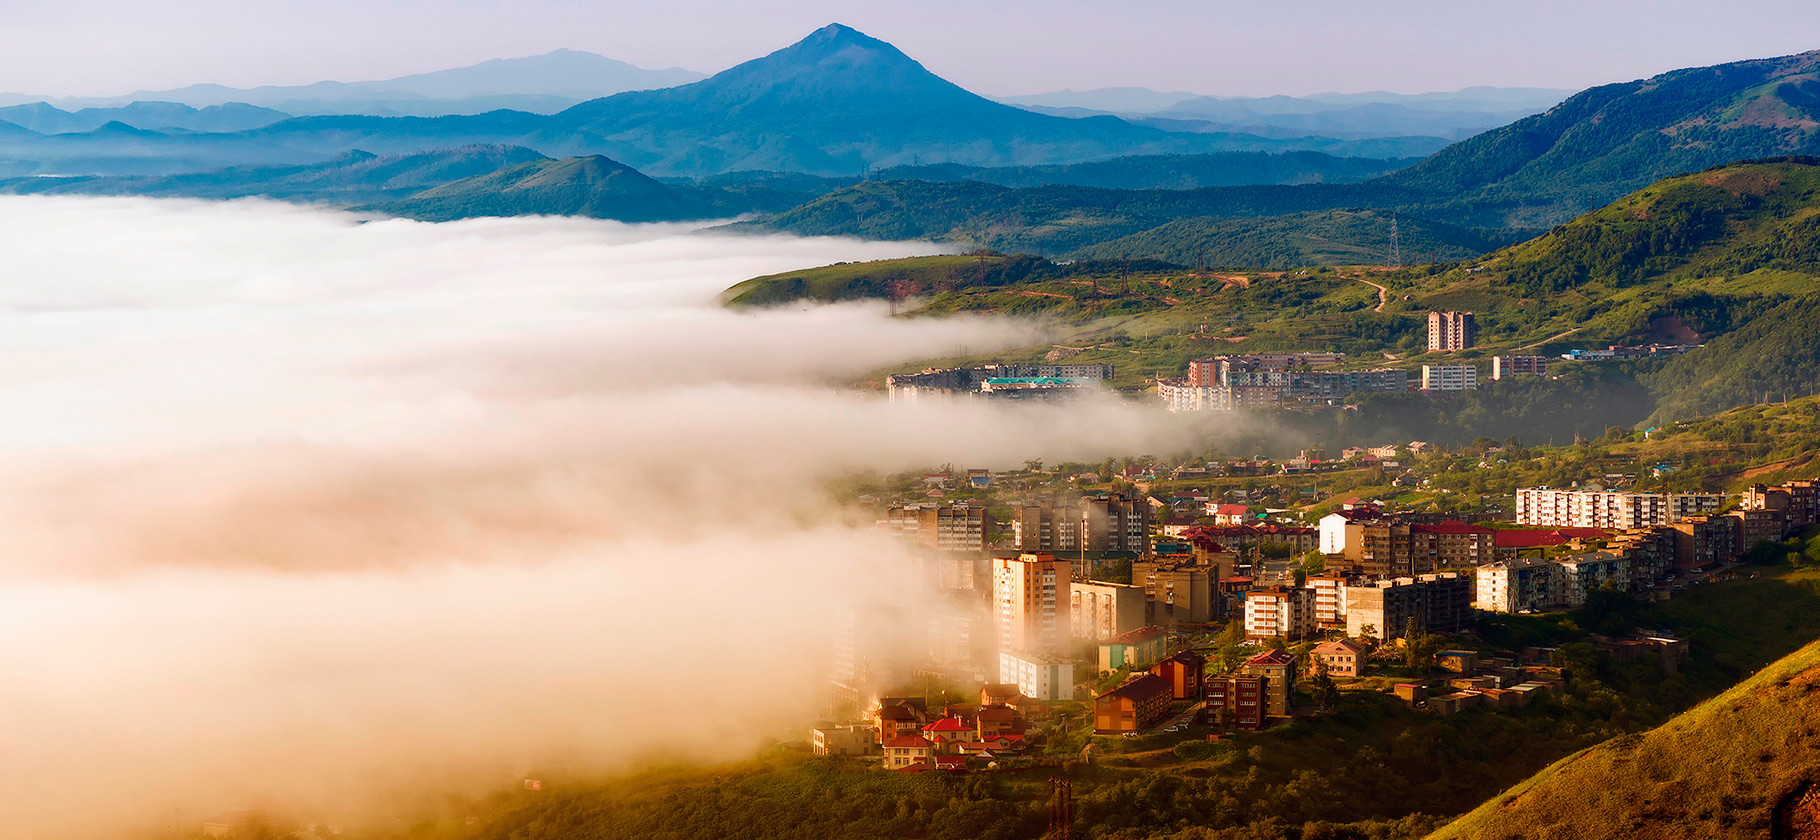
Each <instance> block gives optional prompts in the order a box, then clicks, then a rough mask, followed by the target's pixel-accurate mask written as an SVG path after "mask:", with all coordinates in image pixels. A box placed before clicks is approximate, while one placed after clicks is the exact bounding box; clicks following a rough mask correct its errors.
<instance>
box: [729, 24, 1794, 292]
mask: <svg viewBox="0 0 1820 840" xmlns="http://www.w3.org/2000/svg"><path fill="white" fill-rule="evenodd" d="M1817 71H1820V52H1811V53H1803V54H1801V55H1796V56H1788V57H1785V58H1775V59H1761V60H1755V61H1743V62H1737V63H1733V64H1725V65H1719V66H1716V67H1704V68H1694V69H1688V70H1677V71H1674V72H1672V73H1666V74H1663V75H1661V76H1657V77H1654V78H1651V79H1645V80H1642V81H1638V82H1629V83H1625V84H1617V85H1606V86H1604V87H1599V88H1594V89H1592V90H1588V91H1585V92H1583V93H1580V94H1577V95H1575V96H1573V97H1571V98H1569V99H1568V100H1567V101H1565V102H1563V103H1561V104H1560V105H1558V106H1556V107H1555V108H1553V109H1550V110H1549V111H1548V112H1546V113H1543V114H1538V115H1536V116H1533V117H1529V118H1526V119H1523V120H1519V121H1518V122H1516V123H1513V124H1511V125H1509V126H1506V127H1504V128H1500V129H1496V130H1493V131H1490V132H1486V133H1485V134H1482V135H1479V136H1477V137H1474V138H1471V139H1469V140H1465V141H1462V142H1460V143H1456V144H1454V145H1452V146H1449V147H1447V148H1446V149H1443V150H1441V151H1439V152H1437V153H1435V154H1434V155H1433V156H1431V157H1429V158H1428V159H1426V160H1424V161H1422V162H1421V163H1418V164H1416V165H1415V166H1412V167H1410V168H1409V169H1406V170H1402V171H1400V172H1397V173H1393V174H1391V175H1387V176H1385V177H1382V178H1378V179H1374V180H1371V181H1366V182H1363V183H1359V184H1347V185H1336V184H1319V185H1305V186H1255V187H1215V188H1205V189H1199V190H1189V191H1184V192H1181V193H1178V194H1174V195H1171V196H1168V197H1161V198H1160V197H1157V196H1150V195H1132V194H1107V193H1100V192H1090V191H1086V190H1081V189H1068V190H1062V189H1059V188H1054V187H1039V188H1030V189H1001V190H986V189H980V188H979V187H977V186H975V185H972V184H862V185H859V186H856V187H853V188H851V189H848V190H843V191H840V192H836V193H832V194H829V195H827V196H824V197H822V198H820V199H817V200H816V201H813V202H810V203H808V204H805V205H803V206H802V207H798V208H795V209H793V210H791V211H789V212H786V213H781V214H777V215H776V216H773V217H771V218H768V219H765V220H763V221H762V223H761V225H762V226H763V227H767V228H770V229H773V230H784V231H792V232H796V233H805V234H849V235H859V236H868V237H880V236H889V237H908V238H928V239H938V240H945V241H952V242H956V243H960V244H964V245H975V246H984V247H990V248H995V249H998V250H1007V249H1019V250H1031V251H1036V252H1038V253H1044V254H1050V255H1057V254H1062V253H1066V252H1068V251H1071V250H1073V249H1075V248H1080V247H1084V246H1086V245H1090V244H1098V243H1102V242H1105V241H1109V240H1111V239H1116V238H1120V237H1124V236H1130V235H1132V234H1134V233H1140V232H1142V231H1145V230H1149V229H1152V228H1156V227H1160V226H1162V225H1164V224H1168V223H1170V222H1173V221H1177V220H1179V219H1184V218H1191V217H1206V218H1212V219H1223V218H1224V219H1230V218H1244V217H1256V216H1274V215H1285V214H1290V213H1300V212H1308V211H1318V210H1333V209H1342V208H1379V209H1394V210H1397V211H1398V212H1400V213H1402V214H1404V215H1410V216H1416V217H1423V218H1432V219H1436V220H1445V221H1446V222H1447V223H1449V224H1464V225H1467V226H1471V227H1485V228H1508V229H1514V230H1524V229H1541V228H1546V227H1548V226H1551V225H1555V224H1560V223H1562V222H1565V221H1567V220H1569V219H1571V218H1573V217H1575V216H1577V215H1579V214H1580V213H1583V212H1585V211H1586V210H1587V209H1588V208H1589V207H1596V206H1598V205H1600V204H1603V203H1605V202H1607V201H1610V200H1612V199H1614V198H1617V197H1619V196H1622V195H1624V194H1626V193H1629V192H1631V191H1633V190H1636V189H1639V188H1641V187H1643V186H1646V185H1648V184H1649V183H1651V182H1652V181H1655V180H1657V179H1659V178H1661V177H1663V176H1666V175H1672V174H1675V173H1679V172H1687V171H1691V170H1695V169H1700V168H1703V167H1708V166H1714V165H1721V164H1726V163H1730V162H1733V161H1737V160H1742V159H1749V158H1760V157H1766V156H1773V155H1789V154H1820V80H1816V79H1815V76H1814V74H1815V73H1816V72H1817ZM1140 256H1158V254H1155V253H1150V254H1140Z"/></svg>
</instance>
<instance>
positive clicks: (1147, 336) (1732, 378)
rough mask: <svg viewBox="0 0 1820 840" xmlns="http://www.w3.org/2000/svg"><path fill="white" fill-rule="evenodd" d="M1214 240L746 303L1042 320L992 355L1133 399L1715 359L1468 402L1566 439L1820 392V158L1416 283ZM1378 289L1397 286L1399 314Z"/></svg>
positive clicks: (1694, 187) (1580, 227) (949, 260)
mask: <svg viewBox="0 0 1820 840" xmlns="http://www.w3.org/2000/svg"><path fill="white" fill-rule="evenodd" d="M974 188H977V189H986V190H990V189H1000V188H997V187H991V186H988V185H974ZM1317 215H1322V216H1326V217H1327V218H1325V219H1323V220H1322V222H1321V223H1322V224H1330V225H1335V226H1340V225H1351V226H1352V229H1353V230H1361V231H1364V233H1365V234H1366V235H1369V236H1384V235H1385V234H1384V233H1383V232H1382V231H1383V226H1384V225H1385V224H1386V222H1387V220H1386V219H1384V218H1383V217H1382V216H1380V215H1378V214H1376V213H1365V212H1358V213H1350V214H1317ZM1398 222H1399V228H1400V230H1409V231H1410V233H1409V234H1408V235H1407V236H1406V237H1404V240H1405V241H1408V242H1411V243H1412V246H1411V247H1414V248H1418V249H1420V248H1425V247H1435V246H1433V245H1430V244H1428V243H1431V242H1433V241H1435V240H1438V239H1440V238H1441V237H1442V236H1448V237H1464V236H1469V235H1473V234H1472V232H1471V231H1466V230H1463V229H1459V228H1448V227H1442V226H1431V225H1430V224H1428V223H1425V222H1419V221H1413V220H1406V219H1403V218H1399V219H1398ZM1089 224H1090V222H1087V221H1083V222H1082V225H1083V226H1088V225H1089ZM1205 224H1206V225H1207V226H1208V227H1207V228H1206V229H1205V231H1215V230H1218V231H1228V232H1229V235H1227V236H1225V237H1223V238H1221V237H1212V236H1209V237H1208V238H1206V239H1201V240H1197V241H1199V242H1201V243H1204V245H1205V246H1206V250H1205V251H1201V250H1199V249H1183V250H1181V251H1175V252H1170V253H1172V254H1175V255H1177V256H1178V258H1179V261H1178V263H1174V264H1172V263H1159V262H1155V261H1147V260H1143V259H1136V260H1130V261H1126V260H1122V259H1116V258H1109V259H1100V260H1081V261H1076V262H1067V261H1064V262H1062V263H1056V262H1051V261H1049V260H1046V259H1043V258H1040V257H1033V256H1029V255H1023V256H1016V257H999V256H991V257H986V258H984V260H983V263H984V266H985V267H984V270H981V262H982V260H980V259H979V258H963V257H946V258H934V259H933V260H925V261H884V262H875V263H864V264H856V265H848V266H834V267H828V268H825V269H811V270H807V271H801V272H792V273H789V274H784V275H777V276H774V277H768V278H756V279H754V280H751V281H748V282H747V283H745V284H742V285H740V286H739V287H736V289H734V290H732V291H731V292H730V293H729V299H730V300H731V301H732V302H733V303H735V304H760V303H763V304H774V303H779V302H784V301H789V300H794V299H798V298H808V299H822V300H832V299H849V298H853V297H877V298H886V297H897V298H912V299H913V301H912V303H911V306H912V307H913V308H912V309H911V314H913V315H918V316H940V315H946V314H952V313H959V312H976V313H992V314H999V315H1010V316H1017V317H1027V318H1036V319H1040V320H1043V321H1045V322H1048V323H1051V324H1053V325H1056V332H1055V333H1054V334H1053V337H1052V344H1047V345H1041V346H1037V347H1031V348H1023V349H1019V350H1013V351H1008V352H1005V353H999V354H995V355H994V357H993V358H998V359H1004V360H1007V361H1028V360H1035V359H1041V358H1045V357H1055V356H1056V354H1062V355H1065V356H1066V357H1067V358H1070V359H1074V360H1078V361H1083V362H1106V363H1110V364H1114V365H1116V366H1118V368H1119V370H1120V377H1121V378H1120V379H1119V380H1117V381H1116V382H1115V384H1118V385H1120V386H1123V387H1127V388H1141V387H1142V385H1143V382H1144V381H1145V380H1146V379H1148V378H1151V377H1156V376H1164V377H1168V376H1176V375H1180V373H1181V372H1182V371H1183V370H1185V368H1186V365H1187V363H1188V361H1189V360H1191V359H1196V358H1206V357H1208V356H1212V355H1216V354H1219V353H1241V352H1256V351H1276V350H1308V351H1333V350H1337V351H1341V352H1345V353H1347V354H1349V356H1351V357H1352V363H1353V364H1354V365H1357V366H1384V365H1391V366H1404V367H1411V368H1413V367H1415V366H1417V365H1419V364H1421V363H1423V362H1431V361H1443V360H1453V359H1458V358H1465V359H1479V360H1481V361H1480V362H1479V364H1480V365H1481V367H1482V368H1483V367H1484V366H1485V362H1484V361H1482V360H1483V359H1484V358H1485V357H1486V356H1488V355H1491V354H1494V353H1508V352H1513V351H1519V350H1521V351H1523V352H1529V353H1540V354H1556V353H1560V352H1563V351H1564V350H1567V349H1570V348H1576V347H1582V348H1602V347H1605V346H1607V345H1611V344H1647V343H1666V344H1700V343H1704V344H1705V345H1706V346H1705V347H1704V348H1702V349H1699V350H1695V351H1692V352H1689V353H1686V354H1684V355H1681V356H1676V357H1672V358H1658V359H1645V360H1640V361H1635V362H1624V363H1597V364H1594V363H1588V364H1590V365H1591V366H1590V367H1585V368H1581V369H1580V370H1583V372H1584V373H1586V374H1587V375H1585V376H1575V377H1570V378H1565V379H1560V380H1555V381H1553V384H1550V385H1544V386H1530V385H1517V384H1512V385H1509V386H1505V385H1499V386H1498V387H1497V388H1495V389H1494V388H1489V387H1488V388H1487V389H1486V390H1483V391H1481V392H1480V393H1479V394H1476V395H1471V396H1468V397H1464V398H1462V399H1464V400H1466V401H1468V402H1472V403H1475V404H1477V403H1483V404H1484V405H1483V406H1482V408H1483V411H1481V412H1480V414H1482V415H1483V417H1484V419H1485V422H1486V424H1488V425H1491V426H1498V427H1500V428H1502V427H1503V424H1504V422H1505V421H1506V420H1508V421H1509V422H1511V423H1516V424H1518V425H1519V426H1522V425H1523V424H1526V423H1530V422H1533V421H1535V420H1536V417H1535V416H1534V415H1533V414H1532V413H1530V412H1528V411H1519V410H1515V409H1513V407H1512V406H1513V405H1515V404H1521V405H1532V406H1533V405H1541V404H1543V403H1546V402H1547V401H1548V399H1549V394H1550V393H1554V394H1555V396H1557V397H1560V398H1561V405H1562V407H1561V409H1560V411H1559V412H1557V413H1559V414H1562V416H1560V417H1555V418H1553V419H1551V420H1549V421H1548V422H1547V423H1546V428H1547V429H1548V430H1550V431H1549V432H1548V434H1550V435H1562V436H1564V439H1571V437H1572V436H1573V435H1575V434H1582V433H1585V432H1586V431H1589V430H1590V431H1591V432H1593V433H1595V434H1596V433H1598V432H1599V431H1600V430H1602V429H1603V425H1598V424H1601V423H1602V424H1606V425H1611V424H1615V425H1630V424H1632V423H1638V422H1642V421H1644V420H1645V419H1649V420H1650V422H1651V423H1652V424H1660V423H1662V422H1665V421H1669V420H1675V419H1680V418H1686V417H1693V416H1698V415H1703V414H1711V413H1714V412H1718V411H1723V410H1725V409H1727V408H1730V407H1732V406H1735V405H1741V404H1748V403H1753V402H1758V401H1761V400H1762V399H1763V398H1764V396H1765V395H1766V393H1767V394H1768V396H1770V397H1773V398H1778V399H1779V398H1781V397H1783V396H1791V397H1794V396H1804V395H1807V394H1812V393H1815V391H1816V390H1817V389H1820V331H1817V330H1815V329H1813V328H1812V326H1811V325H1812V324H1813V323H1815V322H1816V321H1820V160H1817V159H1814V158H1786V159H1772V160H1766V161H1757V162H1746V163H1740V164H1735V165H1731V166H1726V167H1720V168H1716V169H1712V170H1708V171H1705V172H1699V173H1695V174H1693V175H1687V176H1682V177H1677V178H1670V179H1666V180H1664V181H1662V182H1660V183H1658V184H1655V185H1652V186H1650V187H1648V188H1646V189H1644V190H1641V191H1639V192H1637V193H1635V194H1633V195H1630V196H1627V197H1625V198H1623V199H1621V200H1619V201H1617V202H1615V203H1613V204H1611V205H1610V206H1608V207H1605V208H1603V209H1600V210H1598V211H1595V212H1593V213H1590V214H1587V215H1586V216H1583V217H1581V218H1580V219H1576V220H1574V221H1573V222H1571V223H1569V224H1566V225H1563V226H1561V227H1558V228H1556V229H1555V230H1553V231H1550V232H1548V233H1546V234H1544V235H1542V236H1540V237H1538V238H1536V239H1534V240H1531V241H1528V242H1524V243H1521V244H1518V245H1514V246H1510V247H1508V248H1505V249H1502V250H1499V251H1496V252H1493V253H1491V254H1489V255H1487V256H1485V257H1482V258H1479V259H1475V260H1472V261H1469V262H1464V263H1456V264H1435V265H1426V266H1420V267H1414V268H1405V269H1401V270H1396V271H1391V270H1386V269H1376V268H1367V267H1358V266H1354V267H1340V268H1332V267H1318V268H1310V269H1304V270H1291V271H1283V270H1273V271H1261V270H1255V269H1253V270H1236V271H1234V270H1225V269H1195V268H1188V267H1186V265H1184V264H1188V265H1192V264H1197V263H1203V262H1205V263H1210V264H1219V263H1221V262H1224V261H1225V260H1224V259H1222V257H1223V256H1224V255H1229V254H1233V253H1235V252H1240V253H1250V254H1254V255H1256V257H1257V259H1259V260H1260V261H1262V260H1265V259H1282V260H1285V261H1288V260H1292V259H1294V255H1298V254H1300V255H1307V254H1312V253H1314V252H1316V251H1317V250H1322V249H1324V250H1322V252H1323V253H1326V254H1329V255H1331V258H1333V259H1343V258H1345V257H1346V256H1347V255H1348V254H1357V253H1359V252H1360V251H1370V250H1371V248H1372V247H1373V246H1370V245H1366V246H1346V245H1344V244H1339V243H1337V242H1336V240H1339V239H1341V238H1342V237H1339V236H1336V237H1334V238H1333V239H1329V240H1325V241H1319V240H1316V239H1315V238H1314V237H1313V236H1312V234H1311V233H1309V231H1310V230H1318V229H1319V228H1318V227H1317V226H1316V224H1315V222H1313V221H1310V222H1307V223H1304V224H1302V225H1292V226H1285V227H1272V226H1271V225H1269V224H1264V223H1261V222H1244V223H1211V222H1210V223H1205ZM1205 231H1203V233H1204V232H1205ZM1182 239H1183V240H1185V241H1186V240H1187V234H1186V233H1184V234H1183V236H1182ZM1441 241H1458V240H1457V239H1455V240H1441ZM1375 247H1385V246H1384V245H1378V246H1375ZM1086 253H1092V254H1098V255H1101V256H1106V257H1116V256H1119V255H1118V254H1116V253H1107V252H1106V251H1103V250H1095V249H1088V250H1087V251H1086ZM1380 259H1381V258H1380ZM1372 284H1377V285H1382V286H1383V287H1384V288H1385V291H1384V294H1383V298H1382V300H1380V298H1379V295H1378V291H1377V289H1376V288H1374V287H1373V285H1372ZM1437 309H1442V310H1446V309H1463V310H1468V311H1472V312H1474V313H1475V315H1476V319H1477V323H1478V328H1479V347H1478V348H1475V349H1474V350H1471V351H1466V352H1464V353H1458V354H1447V355H1446V356H1442V355H1440V354H1432V355H1431V354H1425V353H1424V350H1425V337H1426V320H1425V319H1426V317H1427V314H1428V313H1429V312H1430V311H1432V310H1437ZM983 360H985V359H984V357H981V358H977V359H972V360H966V359H953V360H942V362H941V363H943V364H947V363H965V362H968V361H983ZM1569 369H1574V368H1562V369H1559V370H1558V372H1557V373H1559V372H1560V371H1565V370H1569ZM1594 374H1596V375H1594ZM1538 389H1539V392H1538V393H1530V392H1531V391H1538ZM1550 389H1553V390H1550ZM1519 391H1521V392H1523V393H1518V392H1519ZM1506 392H1508V393H1506ZM1513 400H1514V401H1516V402H1515V403H1513V402H1512V401H1513ZM1364 402H1365V403H1366V404H1365V405H1362V409H1364V411H1365V414H1369V415H1371V416H1374V417H1376V418H1378V419H1380V420H1383V421H1384V422H1385V423H1387V424H1390V425H1393V426H1395V427H1397V428H1402V429H1405V430H1407V431H1409V433H1410V435H1411V436H1412V437H1419V438H1424V439H1442V440H1446V439H1452V438H1453V437H1455V436H1457V435H1459V434H1465V435H1466V439H1468V440H1470V439H1471V438H1472V437H1474V436H1476V434H1475V433H1472V430H1471V429H1462V428H1457V427H1456V426H1457V424H1456V423H1454V422H1453V421H1452V420H1451V419H1449V418H1450V417H1451V414H1452V413H1453V408H1457V407H1452V408H1450V407H1449V406H1441V407H1438V408H1437V407H1436V406H1433V405H1430V404H1428V403H1426V402H1422V401H1420V400H1415V401H1409V402H1410V404H1409V405H1401V404H1398V405H1391V404H1389V403H1390V402H1393V400H1390V399H1389V398H1373V399H1371V400H1365V401H1364ZM1468 407H1469V408H1470V406H1468ZM1475 410H1476V409H1475ZM1442 413H1448V415H1449V416H1447V417H1443V416H1441V414H1442ZM1467 413H1469V414H1470V413H1471V412H1467ZM1568 415H1574V416H1568ZM1652 415H1653V416H1652ZM1361 416H1364V415H1361ZM1500 417H1502V418H1504V419H1503V420H1500V419H1499V418H1500ZM1589 424H1593V425H1590V428H1588V427H1589ZM1423 430H1427V431H1426V432H1424V431H1423ZM1509 433H1517V434H1522V433H1523V429H1522V428H1517V429H1515V430H1514V431H1513V432H1509ZM1502 434H1505V433H1504V432H1501V433H1500V435H1499V436H1502ZM1431 435H1432V438H1431V437H1430V436H1431ZM1544 439H1546V438H1544Z"/></svg>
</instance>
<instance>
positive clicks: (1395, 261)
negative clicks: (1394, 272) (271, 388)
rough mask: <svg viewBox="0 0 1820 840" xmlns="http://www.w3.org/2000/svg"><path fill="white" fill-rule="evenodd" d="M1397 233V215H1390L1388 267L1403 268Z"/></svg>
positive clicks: (1400, 245) (1400, 246)
mask: <svg viewBox="0 0 1820 840" xmlns="http://www.w3.org/2000/svg"><path fill="white" fill-rule="evenodd" d="M1399 240H1400V237H1399V235H1398V233H1397V215H1396V214H1395V213H1392V214H1390V267H1391V268H1402V267H1403V248H1402V243H1401V242H1400V241H1399Z"/></svg>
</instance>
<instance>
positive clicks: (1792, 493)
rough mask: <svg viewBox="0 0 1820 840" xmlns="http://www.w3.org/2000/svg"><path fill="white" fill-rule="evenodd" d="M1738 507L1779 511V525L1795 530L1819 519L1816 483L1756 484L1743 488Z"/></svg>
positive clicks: (1818, 485)
mask: <svg viewBox="0 0 1820 840" xmlns="http://www.w3.org/2000/svg"><path fill="white" fill-rule="evenodd" d="M1738 507H1739V508H1741V509H1743V510H1768V511H1776V512H1779V513H1781V514H1782V520H1783V526H1784V527H1785V528H1787V529H1788V530H1790V531H1798V530H1800V529H1802V528H1806V527H1808V526H1809V525H1813V524H1814V523H1816V522H1820V482H1815V481H1811V480H1810V481H1791V482H1789V483H1787V484H1783V485H1780V486H1777V487H1765V486H1763V485H1761V484H1758V485H1756V486H1753V487H1751V488H1750V489H1749V490H1746V491H1744V497H1743V499H1742V500H1740V502H1739V504H1738Z"/></svg>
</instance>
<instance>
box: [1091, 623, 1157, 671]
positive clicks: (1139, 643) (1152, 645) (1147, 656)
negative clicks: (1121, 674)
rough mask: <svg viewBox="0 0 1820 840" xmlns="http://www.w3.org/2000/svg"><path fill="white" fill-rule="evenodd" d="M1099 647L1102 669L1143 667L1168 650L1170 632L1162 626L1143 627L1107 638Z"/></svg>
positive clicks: (1114, 669) (1113, 669)
mask: <svg viewBox="0 0 1820 840" xmlns="http://www.w3.org/2000/svg"><path fill="white" fill-rule="evenodd" d="M1099 647H1100V670H1102V671H1116V670H1118V669H1120V668H1123V667H1126V666H1130V667H1133V668H1142V667H1144V666H1146V665H1149V664H1150V663H1152V662H1155V661H1157V660H1159V659H1162V658H1163V654H1165V653H1167V652H1168V650H1169V634H1168V632H1167V631H1165V630H1164V629H1163V628H1161V627H1143V628H1139V629H1137V630H1133V631H1131V632H1129V633H1123V634H1120V635H1118V636H1114V637H1113V638H1110V639H1107V640H1106V641H1103V642H1101V643H1100V646H1099Z"/></svg>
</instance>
